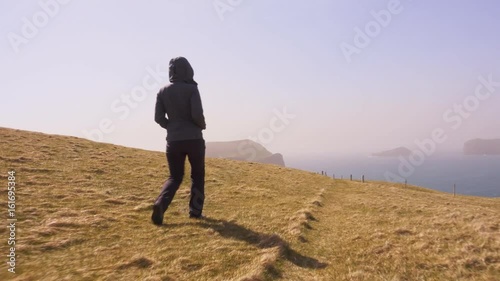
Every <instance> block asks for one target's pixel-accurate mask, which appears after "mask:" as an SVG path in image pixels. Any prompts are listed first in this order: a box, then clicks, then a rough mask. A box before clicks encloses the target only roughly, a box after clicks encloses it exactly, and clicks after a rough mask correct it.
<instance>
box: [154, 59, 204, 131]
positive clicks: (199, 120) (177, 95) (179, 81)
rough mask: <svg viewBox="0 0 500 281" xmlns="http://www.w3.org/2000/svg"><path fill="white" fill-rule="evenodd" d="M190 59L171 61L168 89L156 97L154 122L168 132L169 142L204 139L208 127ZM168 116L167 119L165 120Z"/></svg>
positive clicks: (165, 88) (164, 89)
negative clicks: (203, 131)
mask: <svg viewBox="0 0 500 281" xmlns="http://www.w3.org/2000/svg"><path fill="white" fill-rule="evenodd" d="M193 76H194V71H193V68H192V67H191V65H190V64H189V62H188V60H187V59H185V58H183V57H177V58H173V59H171V60H170V65H169V77H170V82H171V84H169V85H168V86H166V87H164V88H162V89H161V90H160V92H159V93H158V96H157V97H156V108H155V121H156V123H158V124H159V125H160V126H161V127H163V128H165V129H166V130H167V141H179V140H192V139H203V134H202V132H201V131H202V130H204V129H205V128H206V124H205V117H204V116H203V107H202V105H201V98H200V92H198V84H197V83H196V82H195V81H194V80H193ZM165 113H166V114H167V116H168V118H167V117H165Z"/></svg>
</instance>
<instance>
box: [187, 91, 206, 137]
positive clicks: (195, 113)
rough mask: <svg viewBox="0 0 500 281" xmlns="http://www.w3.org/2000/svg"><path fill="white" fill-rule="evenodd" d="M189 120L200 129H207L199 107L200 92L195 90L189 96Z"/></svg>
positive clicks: (201, 108)
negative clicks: (191, 119)
mask: <svg viewBox="0 0 500 281" xmlns="http://www.w3.org/2000/svg"><path fill="white" fill-rule="evenodd" d="M191 118H193V122H194V123H195V124H196V125H197V126H198V127H200V128H201V129H203V130H205V129H206V128H207V124H205V116H204V115H203V106H202V105H201V97H200V92H198V89H196V90H195V92H194V93H193V95H192V96H191Z"/></svg>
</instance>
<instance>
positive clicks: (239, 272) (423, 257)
mask: <svg viewBox="0 0 500 281" xmlns="http://www.w3.org/2000/svg"><path fill="white" fill-rule="evenodd" d="M0 151H1V153H0V173H1V174H2V180H1V181H2V186H5V187H4V188H2V190H1V197H2V201H1V202H4V203H3V204H2V205H3V206H6V204H5V202H6V201H7V189H6V186H7V172H8V171H9V170H11V169H13V170H15V171H16V176H17V178H16V183H17V189H16V202H17V208H16V211H17V213H16V214H17V218H18V222H17V225H16V226H17V228H16V235H17V239H18V240H17V245H16V254H17V264H16V274H11V273H9V272H7V265H6V263H5V262H1V263H0V264H1V265H0V280H271V279H283V280H500V241H499V240H500V228H499V226H500V216H499V215H500V200H499V199H488V198H476V197H465V196H457V197H453V196H451V195H449V194H444V193H438V192H434V191H430V190H427V189H422V188H416V187H411V188H407V189H404V188H402V187H401V186H397V185H393V184H388V183H375V182H371V183H365V184H363V183H358V182H348V181H340V180H336V181H334V180H331V179H329V178H327V177H323V176H320V175H317V174H313V173H308V172H304V171H298V170H293V169H287V168H283V167H278V166H272V165H263V164H254V163H247V162H236V161H230V160H223V159H208V160H207V176H206V193H207V199H206V208H205V212H204V213H205V215H206V216H207V217H208V218H207V219H205V220H192V219H189V218H188V210H187V205H188V196H189V187H188V182H189V180H188V176H186V179H185V183H184V184H183V186H182V187H181V189H180V190H179V192H178V193H177V197H176V199H175V200H174V202H173V204H172V205H171V207H170V209H169V210H168V211H167V213H166V216H165V221H164V223H165V225H164V226H162V227H156V226H154V225H153V224H152V223H151V222H150V215H151V206H152V202H153V200H154V199H155V197H156V196H157V195H158V192H159V190H160V186H161V184H162V183H163V181H164V180H165V179H166V177H167V175H168V172H167V169H166V165H165V162H166V161H165V156H164V154H163V153H158V152H150V151H144V150H137V149H130V148H125V147H120V146H114V145H109V144H100V143H93V142H90V141H86V140H82V139H78V138H73V137H61V136H51V135H45V134H39V133H30V132H25V131H17V130H10V129H0ZM187 174H189V171H187ZM6 211H7V210H5V211H4V212H3V213H4V216H5V218H6V217H7V212H6ZM4 221H5V220H4ZM8 235H9V232H8V229H7V228H6V227H1V228H0V237H4V238H2V239H0V240H1V241H3V242H1V244H0V254H1V255H2V256H4V257H5V256H6V255H7V253H8V245H7V238H8ZM4 253H5V254H4ZM4 259H5V261H6V260H7V257H5V258H4Z"/></svg>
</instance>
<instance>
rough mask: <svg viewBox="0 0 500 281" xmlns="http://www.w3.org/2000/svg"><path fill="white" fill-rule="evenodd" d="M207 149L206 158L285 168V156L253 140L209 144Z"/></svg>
mask: <svg viewBox="0 0 500 281" xmlns="http://www.w3.org/2000/svg"><path fill="white" fill-rule="evenodd" d="M206 147H207V148H206V157H211V158H225V159H232V160H241V161H249V162H257V163H266V164H274V165H279V166H283V167H285V160H284V159H283V155H281V154H280V153H271V152H270V151H269V150H267V149H266V148H265V147H264V146H262V145H261V144H259V143H257V142H254V141H252V140H248V139H247V140H237V141H221V142H207V143H206Z"/></svg>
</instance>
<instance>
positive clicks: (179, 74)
mask: <svg viewBox="0 0 500 281" xmlns="http://www.w3.org/2000/svg"><path fill="white" fill-rule="evenodd" d="M168 74H169V79H170V82H171V83H174V82H185V83H188V84H194V85H198V83H196V81H194V80H193V76H194V71H193V68H192V67H191V64H189V61H188V60H187V59H186V58H185V57H176V58H173V59H171V60H170V63H169V66H168Z"/></svg>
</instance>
